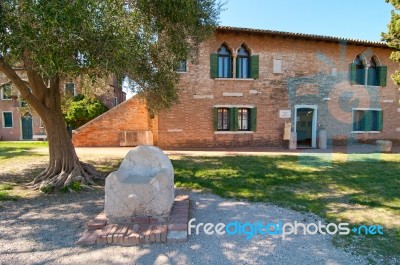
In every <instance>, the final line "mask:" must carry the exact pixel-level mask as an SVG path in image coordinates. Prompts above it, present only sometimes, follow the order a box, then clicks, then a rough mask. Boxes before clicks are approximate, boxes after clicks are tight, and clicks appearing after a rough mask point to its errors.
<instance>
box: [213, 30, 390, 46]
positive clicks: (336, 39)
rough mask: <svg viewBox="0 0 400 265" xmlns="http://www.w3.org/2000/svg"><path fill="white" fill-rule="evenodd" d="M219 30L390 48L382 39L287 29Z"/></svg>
mask: <svg viewBox="0 0 400 265" xmlns="http://www.w3.org/2000/svg"><path fill="white" fill-rule="evenodd" d="M216 30H217V31H220V32H224V31H225V32H229V31H235V32H248V33H253V34H262V35H273V36H282V37H288V38H300V39H307V40H320V41H329V42H339V41H341V42H346V43H348V44H360V45H368V46H379V47H386V48H389V47H388V45H387V44H386V42H381V41H368V40H358V39H348V38H339V37H332V36H322V35H314V34H304V33H295V32H285V31H275V30H266V29H252V28H239V27H228V26H218V27H217V29H216Z"/></svg>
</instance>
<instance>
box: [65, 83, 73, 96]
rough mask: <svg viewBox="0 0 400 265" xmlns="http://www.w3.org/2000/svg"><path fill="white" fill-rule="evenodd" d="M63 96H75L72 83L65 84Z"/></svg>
mask: <svg viewBox="0 0 400 265" xmlns="http://www.w3.org/2000/svg"><path fill="white" fill-rule="evenodd" d="M65 94H66V95H69V96H75V95H76V91H75V84H74V83H73V82H68V83H66V84H65Z"/></svg>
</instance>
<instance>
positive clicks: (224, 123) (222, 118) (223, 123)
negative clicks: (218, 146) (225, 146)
mask: <svg viewBox="0 0 400 265" xmlns="http://www.w3.org/2000/svg"><path fill="white" fill-rule="evenodd" d="M231 120H232V118H231V111H230V109H229V108H214V130H215V131H229V130H230V129H231V124H232V121H231Z"/></svg>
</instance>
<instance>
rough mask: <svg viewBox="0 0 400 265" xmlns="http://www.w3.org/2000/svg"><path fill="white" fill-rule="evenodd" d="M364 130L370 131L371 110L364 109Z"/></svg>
mask: <svg viewBox="0 0 400 265" xmlns="http://www.w3.org/2000/svg"><path fill="white" fill-rule="evenodd" d="M363 118H364V131H366V132H369V131H372V110H366V111H364V116H363Z"/></svg>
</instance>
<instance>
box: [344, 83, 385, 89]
mask: <svg viewBox="0 0 400 265" xmlns="http://www.w3.org/2000/svg"><path fill="white" fill-rule="evenodd" d="M351 86H355V87H370V88H382V86H370V85H360V84H352V85H351Z"/></svg>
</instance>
